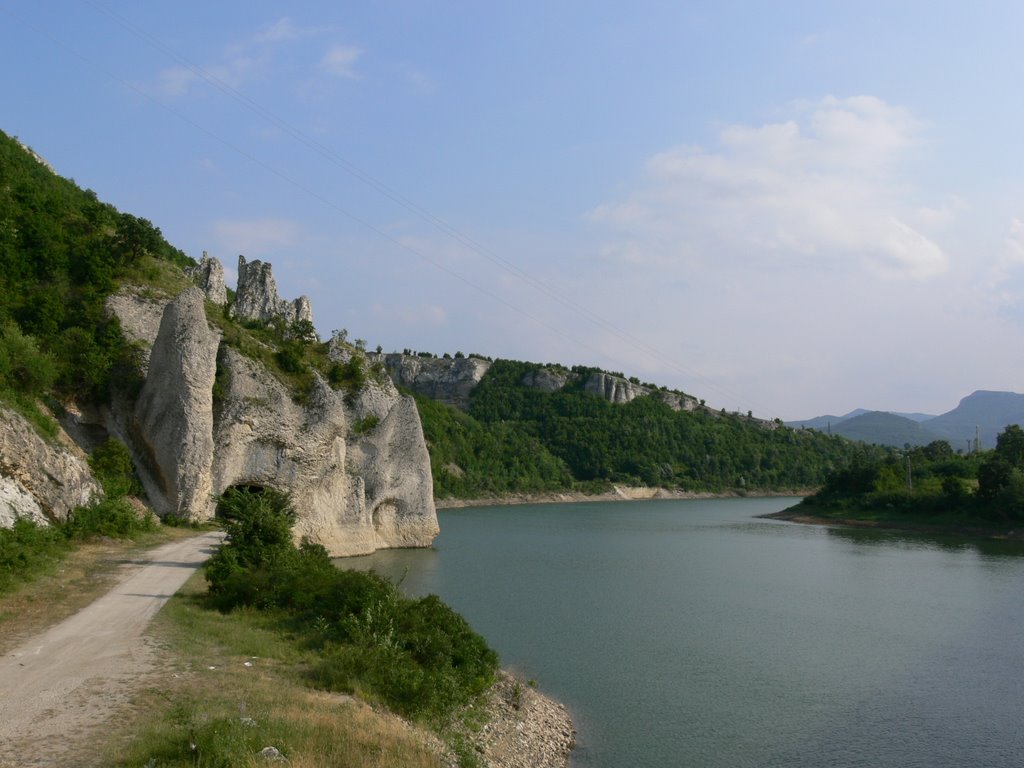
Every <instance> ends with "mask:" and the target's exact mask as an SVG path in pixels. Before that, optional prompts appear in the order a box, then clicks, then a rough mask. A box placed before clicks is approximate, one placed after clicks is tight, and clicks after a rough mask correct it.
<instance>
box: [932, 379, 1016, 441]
mask: <svg viewBox="0 0 1024 768" xmlns="http://www.w3.org/2000/svg"><path fill="white" fill-rule="evenodd" d="M1007 424H1024V395H1021V394H1018V393H1016V392H993V391H987V390H978V391H976V392H972V393H971V394H970V395H968V396H967V397H965V398H964V399H963V400H961V401H960V403H959V405H957V407H956V408H954V409H953V410H951V411H948V412H947V413H944V414H942V415H941V416H936V417H935V418H933V419H928V420H927V421H924V422H922V426H923V427H925V428H926V429H928V430H929V431H930V432H934V433H935V434H937V435H940V436H941V437H942V438H943V439H945V440H948V441H949V442H950V443H951V444H952V445H953V447H954V448H961V447H964V446H966V444H967V441H973V440H974V437H975V434H976V428H977V430H980V433H981V448H983V449H985V448H994V447H995V444H996V436H997V435H998V434H999V433H1000V432H1002V431H1003V430H1004V429H1005V428H1006V425H1007Z"/></svg>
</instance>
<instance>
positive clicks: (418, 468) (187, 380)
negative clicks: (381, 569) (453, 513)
mask: <svg viewBox="0 0 1024 768" xmlns="http://www.w3.org/2000/svg"><path fill="white" fill-rule="evenodd" d="M123 307H128V308H129V309H132V308H133V307H134V305H132V304H131V303H130V302H126V301H122V302H115V303H114V304H112V305H111V308H112V309H113V310H114V311H117V310H118V308H123ZM147 318H148V313H146V312H137V311H133V312H131V313H129V314H127V315H125V316H121V322H122V325H123V326H125V327H126V331H128V332H130V333H131V334H132V336H133V338H145V336H146V334H147V333H152V329H151V327H149V328H148V330H147V327H146V324H147V323H148V324H149V326H151V323H149V321H148V319H147ZM133 323H138V324H139V325H138V326H133ZM129 326H132V327H131V328H129ZM360 354H361V353H360ZM218 365H219V366H220V368H221V373H220V377H221V378H220V381H221V386H222V387H223V389H222V390H221V388H220V387H219V392H218V395H219V396H218V401H217V402H216V403H214V402H213V395H212V392H213V384H214V380H215V378H216V376H217V373H216V372H217V367H218ZM346 394H347V393H345V392H343V391H335V390H333V389H331V388H330V387H329V386H328V385H327V383H326V382H324V381H323V380H322V379H320V378H319V376H317V377H316V378H315V381H314V384H313V387H312V389H311V391H310V392H309V393H308V394H307V395H306V396H305V397H302V398H300V399H296V397H297V396H296V393H294V392H292V391H290V390H289V389H288V388H287V387H286V386H285V385H284V384H282V383H281V381H279V380H278V379H277V378H276V377H275V376H274V375H273V374H272V373H271V372H270V371H268V370H267V369H266V368H265V367H264V366H263V365H262V364H261V363H259V362H258V361H255V360H252V359H249V358H247V357H245V356H243V355H242V354H241V353H240V352H238V351H237V350H235V349H233V348H231V347H227V346H221V347H220V348H219V353H218V338H217V334H215V333H214V332H213V331H212V330H210V328H209V326H208V324H207V321H206V316H205V313H204V312H203V296H202V292H201V291H199V289H197V288H191V289H188V290H187V291H186V292H185V293H183V294H182V295H181V296H179V297H178V298H177V299H175V300H174V301H173V302H171V303H170V304H168V305H167V309H166V311H165V313H164V319H163V321H162V322H161V325H160V331H159V333H158V334H157V336H156V338H155V339H153V351H152V354H151V358H150V368H149V374H148V376H147V379H146V384H145V386H144V387H143V391H142V394H141V395H140V398H139V402H138V404H137V406H136V408H135V420H134V424H133V427H132V428H131V429H129V430H127V432H128V435H127V438H128V442H129V443H130V447H131V448H132V451H133V456H134V458H135V460H136V468H137V470H138V472H139V475H140V477H141V478H142V480H143V484H144V485H145V487H146V491H147V494H148V495H149V496H150V498H151V500H152V501H153V503H154V507H155V509H156V510H157V512H158V513H159V514H168V513H173V514H177V515H181V516H184V517H188V518H190V519H193V520H203V519H209V518H210V517H212V516H213V514H214V512H215V503H214V499H215V497H216V496H217V495H219V494H220V493H223V492H224V491H225V490H227V489H228V488H230V487H232V486H256V487H269V488H274V489H277V490H280V491H285V492H287V493H289V494H290V495H291V497H292V502H293V504H294V506H295V509H296V512H297V513H298V521H297V523H296V526H295V533H296V536H299V537H302V536H304V537H307V538H309V539H310V540H312V541H315V542H318V543H321V544H323V545H324V546H325V547H326V548H327V549H328V551H330V552H331V553H332V554H334V555H354V554H363V553H368V552H372V551H374V550H376V549H380V548H384V547H406V546H429V545H430V543H431V541H433V538H434V536H436V535H437V532H438V527H437V515H436V512H435V510H434V501H433V484H432V480H431V474H430V457H429V455H428V453H427V448H426V442H425V441H424V439H423V431H422V427H421V425H420V420H419V414H418V413H417V411H416V406H415V402H414V401H413V400H412V398H409V397H403V396H401V395H399V393H398V391H397V390H396V389H395V387H394V385H393V384H392V383H391V381H390V380H388V379H387V377H386V376H384V377H382V379H381V381H376V380H375V379H374V377H373V376H372V375H371V376H369V377H368V382H367V384H366V386H365V387H363V389H362V390H361V391H360V392H358V393H353V395H351V396H348V397H346ZM110 422H111V425H112V426H113V425H116V423H117V419H116V418H111V419H110ZM111 431H116V430H115V429H112V430H111Z"/></svg>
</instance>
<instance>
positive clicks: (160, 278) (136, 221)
mask: <svg viewBox="0 0 1024 768" xmlns="http://www.w3.org/2000/svg"><path fill="white" fill-rule="evenodd" d="M238 267H239V268H238V278H239V284H238V290H237V291H236V292H235V293H234V295H233V301H232V302H231V303H228V302H227V298H228V295H229V293H228V291H227V290H226V288H225V286H224V284H223V273H224V270H223V267H222V265H221V264H220V263H219V262H218V261H217V260H216V259H210V258H209V257H207V256H206V254H204V258H203V260H202V261H201V262H200V263H199V264H196V263H195V262H194V261H192V260H191V259H189V258H188V257H186V256H185V255H184V254H183V253H182V252H181V251H179V250H177V249H175V248H173V247H172V246H170V245H169V244H168V243H167V242H166V241H165V240H164V239H163V237H162V235H161V234H160V230H159V229H157V228H156V227H154V226H153V225H152V224H151V223H150V222H149V221H147V220H145V219H141V218H137V217H135V216H132V215H130V214H124V213H120V212H118V211H117V210H116V209H114V208H113V207H112V206H109V205H106V204H104V203H101V202H100V201H98V200H97V199H96V196H95V195H94V194H92V193H91V192H88V191H82V190H81V189H79V188H78V187H77V186H76V185H75V184H74V183H73V182H71V181H69V180H67V179H62V178H60V177H59V176H56V175H55V174H54V173H53V171H52V169H50V168H49V167H48V166H46V165H45V164H43V163H42V162H41V161H40V160H39V158H38V157H37V156H36V155H34V154H31V153H29V152H27V151H26V149H25V148H24V147H22V145H21V144H19V143H18V142H17V141H15V140H13V139H10V138H8V137H6V136H3V135H2V134H0V402H2V403H3V404H5V405H6V406H8V407H10V408H14V409H16V410H18V411H19V412H20V413H22V414H23V415H24V416H25V417H26V418H27V419H28V421H27V422H26V423H24V424H23V423H22V422H23V421H24V420H19V419H15V418H14V417H13V415H12V418H10V419H8V418H6V414H7V411H6V410H0V413H2V414H4V418H3V419H0V432H2V434H0V497H3V498H8V499H9V501H10V504H9V505H8V506H10V507H11V508H12V509H17V510H18V512H17V516H26V517H31V518H33V519H42V517H43V516H45V517H48V518H51V519H59V518H61V517H63V516H66V515H67V508H68V504H67V503H64V502H62V501H61V502H58V501H55V500H54V499H52V498H51V497H50V496H51V495H52V494H50V495H48V494H49V491H50V490H51V489H50V488H49V486H56V485H58V484H59V483H58V481H57V480H56V479H55V478H56V474H57V473H56V470H55V469H54V467H56V465H57V463H59V462H60V461H63V460H64V457H65V454H64V453H60V452H57V453H54V452H52V451H51V454H53V457H55V458H52V460H51V459H50V458H47V459H46V460H43V459H41V458H36V459H31V463H32V464H33V465H34V467H37V468H48V469H46V471H42V472H37V473H36V475H39V477H43V480H42V481H40V480H39V479H38V477H36V476H34V475H33V474H32V473H31V472H29V471H26V470H25V469H24V468H23V467H22V464H20V463H19V462H22V463H23V462H24V460H25V459H26V458H27V457H32V456H36V457H38V456H40V455H41V454H39V452H35V453H33V452H32V451H29V450H27V449H26V448H25V446H26V445H27V444H28V443H27V442H26V440H25V439H24V435H23V434H21V433H23V432H24V431H25V430H26V429H27V430H28V431H29V432H34V431H37V430H42V431H44V432H46V433H47V437H46V440H41V441H37V442H43V443H46V442H47V441H49V442H53V441H55V440H57V439H58V438H59V434H58V433H59V427H57V425H56V424H54V423H53V421H52V419H51V418H50V417H49V416H48V415H47V414H46V413H45V412H44V411H43V410H42V409H41V408H40V407H39V401H40V398H42V397H46V398H49V399H50V400H51V401H52V402H57V403H60V406H61V409H62V411H63V413H62V416H61V418H62V421H63V423H64V426H65V428H66V430H67V433H68V435H70V438H71V439H73V440H75V441H76V442H77V443H78V444H79V446H80V448H82V449H84V450H86V451H89V450H92V449H94V448H96V447H97V446H98V445H100V444H101V443H103V442H104V441H105V440H106V439H107V438H108V437H109V436H113V437H114V438H116V440H118V441H120V442H121V443H123V444H124V445H125V446H127V448H128V449H129V452H130V454H131V460H132V461H133V462H134V465H135V469H136V472H137V474H138V475H139V478H140V479H141V480H142V484H143V486H144V487H145V490H146V495H147V497H148V501H149V502H150V503H151V504H152V506H153V507H154V509H155V510H156V511H157V512H158V514H160V515H162V516H169V515H170V516H177V517H183V518H186V519H190V520H203V519H207V518H209V517H211V516H212V515H213V513H214V499H215V497H216V496H217V495H218V494H220V493H222V492H223V491H224V490H225V489H227V488H228V487H231V486H234V485H246V486H266V487H272V488H275V489H277V490H280V491H285V492H289V493H291V494H292V496H293V500H294V503H295V506H296V508H297V510H298V513H299V516H300V520H299V521H298V524H297V525H296V531H297V535H305V536H306V537H308V538H310V539H312V540H313V541H317V542H320V543H322V544H324V546H326V547H327V548H328V550H329V551H331V552H332V553H334V554H339V555H341V554H355V553H361V552H370V551H373V550H374V549H377V548H381V547H393V546H424V545H428V544H429V543H430V541H431V540H432V539H433V537H434V535H435V534H436V533H437V520H436V515H435V512H434V504H433V496H432V485H431V473H430V465H429V456H428V454H427V449H426V445H425V442H424V438H423V433H422V428H421V426H420V421H419V418H418V416H417V413H416V408H415V404H414V402H413V400H412V398H411V397H407V396H402V395H400V394H399V393H398V392H397V390H396V389H395V388H394V386H393V385H392V384H391V382H390V380H389V379H388V378H387V376H386V374H385V373H384V372H383V369H382V368H381V369H380V370H376V369H375V368H374V367H373V366H372V365H371V364H370V362H369V361H368V360H367V358H366V355H365V353H364V352H363V351H362V350H359V349H355V348H354V347H352V346H350V345H346V344H344V343H343V342H341V341H338V340H333V341H332V343H330V344H321V343H320V342H319V340H318V339H317V338H316V332H315V329H314V327H313V324H312V308H311V307H310V305H309V301H308V299H306V298H305V297H300V298H299V299H296V300H294V301H285V300H283V299H281V298H280V297H279V296H278V295H277V290H276V285H275V283H274V280H273V276H272V273H271V266H270V264H265V263H262V262H259V261H252V262H247V261H246V260H245V259H244V258H241V257H240V259H239V265H238ZM196 285H198V286H199V287H195V286H196ZM190 286H191V287H190ZM28 424H31V425H32V426H27V425H28ZM19 430H20V432H19ZM79 453H81V451H79ZM81 458H84V456H83V457H80V458H79V461H80V463H81V466H82V467H83V468H84V469H83V470H82V471H83V472H84V477H82V478H78V477H77V476H76V477H75V478H74V480H73V481H71V480H69V481H68V482H66V483H65V485H66V486H68V488H69V489H70V490H67V489H65V490H67V493H65V494H64V495H65V496H68V498H71V497H74V500H73V502H72V506H73V505H74V504H80V503H83V500H84V501H87V500H88V498H86V497H88V496H90V495H91V494H92V493H93V491H95V492H97V493H98V486H97V485H96V484H95V482H93V481H92V479H91V477H89V473H88V469H87V468H86V467H85V464H84V462H82V461H81ZM47 478H49V479H47ZM41 486H46V487H41ZM76 494H77V495H76ZM11 505H13V506H11ZM14 516H15V515H14V514H13V513H12V514H10V515H5V516H4V517H3V518H0V523H7V524H10V523H12V522H13V518H14Z"/></svg>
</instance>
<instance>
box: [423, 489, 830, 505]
mask: <svg viewBox="0 0 1024 768" xmlns="http://www.w3.org/2000/svg"><path fill="white" fill-rule="evenodd" d="M813 492H814V491H813V490H812V489H808V488H794V489H791V490H784V491H740V490H734V491H726V492H724V493H704V492H696V491H680V490H676V489H673V488H648V487H643V486H626V485H616V486H614V488H613V489H612V490H610V491H606V492H605V493H594V494H587V493H581V492H580V491H558V492H550V493H514V494H509V495H507V496H490V497H486V498H482V499H452V498H445V499H434V505H435V506H436V507H437V508H438V509H461V508H462V507H493V506H498V505H506V504H571V503H577V502H587V501H643V500H646V499H739V498H773V497H777V496H809V495H810V494H811V493H813Z"/></svg>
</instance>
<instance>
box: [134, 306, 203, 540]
mask: <svg viewBox="0 0 1024 768" xmlns="http://www.w3.org/2000/svg"><path fill="white" fill-rule="evenodd" d="M203 299H204V296H203V292H202V291H200V290H199V289H198V288H188V289H186V290H185V291H184V292H183V293H182V294H181V295H180V296H178V298H176V299H175V300H174V301H172V302H171V303H170V304H168V305H167V309H166V310H165V311H164V316H163V320H161V322H160V331H159V332H158V333H157V337H156V341H155V342H154V344H153V349H152V352H151V354H150V359H149V373H148V375H147V376H146V383H145V385H144V386H143V388H142V392H141V393H140V395H139V400H138V403H137V404H136V406H135V418H134V421H133V423H132V426H131V437H132V447H133V448H135V454H136V456H137V457H138V458H140V459H141V463H142V464H143V466H144V468H145V471H142V472H139V475H140V477H141V478H142V481H143V484H144V485H145V487H146V494H147V495H148V496H149V498H150V501H151V502H152V504H153V508H154V509H155V510H156V513H157V514H158V515H161V516H164V515H169V514H173V515H178V516H180V517H184V518H187V519H192V520H201V519H204V518H205V517H208V516H209V515H208V514H207V512H206V510H208V508H209V506H210V497H211V468H212V465H213V380H214V377H215V375H216V372H217V347H218V345H219V343H220V336H219V334H218V333H215V332H214V331H213V330H211V329H210V327H209V326H208V324H207V322H206V310H205V307H204V304H203Z"/></svg>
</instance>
